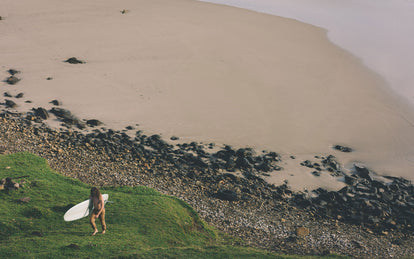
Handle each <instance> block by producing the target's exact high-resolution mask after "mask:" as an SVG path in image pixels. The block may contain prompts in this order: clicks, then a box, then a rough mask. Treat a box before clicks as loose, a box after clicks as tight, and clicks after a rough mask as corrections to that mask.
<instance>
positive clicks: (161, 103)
mask: <svg viewBox="0 0 414 259" xmlns="http://www.w3.org/2000/svg"><path fill="white" fill-rule="evenodd" d="M123 9H125V10H128V12H126V13H124V14H122V13H121V12H120V11H121V10H123ZM0 10H2V13H1V14H0V15H1V16H2V17H4V20H2V21H1V26H0V34H1V35H2V40H1V42H0V49H2V50H3V51H2V52H0V60H2V62H1V64H0V68H1V69H0V70H1V71H0V76H1V78H6V77H7V73H6V70H7V69H9V68H16V69H18V70H21V71H22V73H21V74H20V75H19V76H20V77H21V78H22V80H21V81H20V82H19V83H18V84H17V85H15V86H9V85H7V84H6V83H2V87H3V90H4V92H6V91H9V92H11V93H12V94H15V93H17V92H24V93H25V98H26V99H30V100H32V103H31V104H26V103H23V101H24V100H26V99H23V100H22V102H21V103H19V105H20V107H19V110H28V109H30V108H32V107H39V106H41V107H46V108H48V107H50V104H49V102H50V101H51V100H53V99H58V100H60V101H62V103H63V105H64V108H67V109H69V110H71V111H72V112H73V113H74V114H76V115H77V116H79V117H82V118H96V119H99V120H101V121H103V122H105V124H106V127H108V128H118V129H122V128H124V127H125V126H128V125H135V124H139V125H140V128H141V129H144V131H146V132H148V133H149V134H156V133H161V135H162V136H164V137H165V138H169V137H170V136H172V135H176V136H179V137H180V139H181V140H183V141H203V142H215V143H216V144H217V145H219V144H221V143H222V144H224V143H225V144H230V145H234V146H235V147H244V146H250V147H254V148H256V149H258V150H262V149H266V150H272V151H276V152H278V153H280V154H282V155H283V157H284V158H286V159H285V160H286V161H290V160H288V157H289V156H290V155H295V156H296V157H297V160H298V162H299V160H300V159H305V158H306V157H312V156H314V155H327V154H333V155H335V156H337V157H338V159H339V161H340V162H341V163H342V164H344V165H345V166H347V165H349V164H350V163H351V162H353V161H359V162H362V163H364V164H366V165H367V166H368V167H370V168H372V169H373V170H375V171H377V172H378V173H379V174H387V175H395V176H402V177H405V178H408V179H411V180H414V175H413V173H412V168H414V149H413V148H412V146H413V145H414V134H412V132H413V127H414V126H413V125H414V113H413V111H412V110H411V108H410V106H409V105H408V104H407V103H405V102H404V100H402V99H401V98H400V97H398V96H396V95H395V94H394V93H393V92H391V90H389V88H388V86H387V85H386V83H385V82H384V80H383V79H382V78H381V77H379V76H378V75H377V74H375V73H373V72H372V71H370V70H369V69H368V68H366V67H365V66H364V65H363V64H362V63H361V62H360V60H358V59H357V58H355V57H354V56H352V55H350V54H349V53H347V52H346V51H344V50H342V49H341V48H339V47H337V46H335V45H333V44H332V43H331V42H330V41H329V40H328V38H327V36H326V31H324V30H322V29H320V28H318V27H315V26H312V25H308V24H304V23H300V22H298V21H295V20H291V19H285V18H280V17H275V16H271V15H266V14H260V13H255V12H252V11H247V10H241V9H237V8H232V7H223V6H218V5H213V4H208V3H201V2H195V1H187V0H174V1H171V0H169V1H167V0H157V1H132V0H131V1H117V2H113V1H106V0H105V1H99V3H98V2H97V3H90V2H84V1H80V0H73V1H69V2H65V3H59V4H57V3H56V2H55V1H52V0H42V1H37V2H36V3H33V2H32V1H28V0H25V1H19V2H15V1H9V0H5V1H2V2H1V3H0ZM73 56H75V57H77V58H79V59H81V60H85V61H86V63H85V64H78V65H72V64H67V63H64V62H62V61H63V60H66V59H67V58H69V57H73ZM47 77H52V78H53V80H46V78H47ZM334 144H342V145H345V146H349V147H352V148H353V149H354V150H355V151H354V152H352V153H341V152H338V151H334V150H332V146H333V145H334ZM287 163H289V164H287V165H286V166H285V170H284V174H286V177H285V178H289V177H290V175H292V174H293V175H294V176H296V179H298V180H296V181H295V180H294V179H290V183H291V184H295V185H296V186H297V188H311V187H310V186H315V185H317V184H318V183H319V182H321V178H318V177H313V176H312V177H309V176H308V175H306V182H304V181H303V179H305V178H303V177H301V174H303V175H305V174H309V172H302V171H304V170H303V168H301V167H300V166H298V163H295V164H294V165H292V166H291V165H290V162H287ZM276 174H278V175H276ZM274 175H275V177H274V178H269V179H268V180H269V181H270V182H272V181H274V182H280V181H282V180H284V179H282V178H283V177H280V175H281V174H279V173H275V174H274ZM324 179H325V178H324ZM328 185H329V184H328Z"/></svg>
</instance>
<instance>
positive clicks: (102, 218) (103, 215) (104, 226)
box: [99, 209, 106, 234]
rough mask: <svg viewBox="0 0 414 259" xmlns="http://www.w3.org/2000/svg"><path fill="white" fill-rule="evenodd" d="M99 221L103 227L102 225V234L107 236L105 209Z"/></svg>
mask: <svg viewBox="0 0 414 259" xmlns="http://www.w3.org/2000/svg"><path fill="white" fill-rule="evenodd" d="M99 220H100V221H101V225H102V234H105V231H106V223H105V209H103V210H102V212H101V214H100V215H99Z"/></svg>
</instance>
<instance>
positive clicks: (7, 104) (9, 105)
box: [5, 100, 17, 108]
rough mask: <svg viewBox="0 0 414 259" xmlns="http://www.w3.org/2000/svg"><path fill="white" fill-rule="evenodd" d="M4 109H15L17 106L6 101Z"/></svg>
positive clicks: (10, 101)
mask: <svg viewBox="0 0 414 259" xmlns="http://www.w3.org/2000/svg"><path fill="white" fill-rule="evenodd" d="M5 104H6V107H7V108H16V107H17V104H16V103H15V102H13V101H12V100H6V103H5Z"/></svg>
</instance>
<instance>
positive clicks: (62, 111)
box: [50, 108, 73, 118]
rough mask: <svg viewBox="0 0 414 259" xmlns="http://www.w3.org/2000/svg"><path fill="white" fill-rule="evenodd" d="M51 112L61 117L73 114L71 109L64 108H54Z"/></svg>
mask: <svg viewBox="0 0 414 259" xmlns="http://www.w3.org/2000/svg"><path fill="white" fill-rule="evenodd" d="M50 112H51V113H53V114H54V115H55V116H56V117H59V118H69V117H72V116H73V115H72V113H71V112H70V111H68V110H65V109H62V108H52V110H50Z"/></svg>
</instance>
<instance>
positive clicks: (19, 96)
mask: <svg viewBox="0 0 414 259" xmlns="http://www.w3.org/2000/svg"><path fill="white" fill-rule="evenodd" d="M23 96H24V94H23V93H18V94H17V95H16V98H23Z"/></svg>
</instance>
